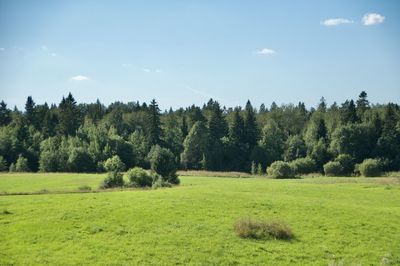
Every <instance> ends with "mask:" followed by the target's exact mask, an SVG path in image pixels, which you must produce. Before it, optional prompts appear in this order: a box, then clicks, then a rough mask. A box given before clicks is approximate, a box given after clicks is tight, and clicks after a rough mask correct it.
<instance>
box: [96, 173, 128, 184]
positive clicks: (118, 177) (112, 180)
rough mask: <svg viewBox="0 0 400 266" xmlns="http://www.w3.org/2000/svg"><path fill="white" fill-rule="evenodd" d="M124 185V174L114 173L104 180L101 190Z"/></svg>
mask: <svg viewBox="0 0 400 266" xmlns="http://www.w3.org/2000/svg"><path fill="white" fill-rule="evenodd" d="M123 185H124V179H123V177H122V174H121V173H119V172H116V171H114V172H109V173H108V174H107V177H106V178H105V179H104V181H103V183H102V185H101V188H113V187H122V186H123Z"/></svg>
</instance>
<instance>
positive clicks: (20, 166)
mask: <svg viewBox="0 0 400 266" xmlns="http://www.w3.org/2000/svg"><path fill="white" fill-rule="evenodd" d="M15 171H16V172H29V166H28V159H26V158H25V157H23V156H22V155H20V156H19V157H18V159H17V162H16V163H15Z"/></svg>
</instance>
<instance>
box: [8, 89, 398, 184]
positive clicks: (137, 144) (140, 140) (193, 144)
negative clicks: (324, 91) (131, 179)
mask: <svg viewBox="0 0 400 266" xmlns="http://www.w3.org/2000/svg"><path fill="white" fill-rule="evenodd" d="M155 158H156V159H155ZM152 160H153V162H152ZM154 160H156V161H154ZM157 160H158V161H157ZM163 160H164V161H163ZM113 163H114V164H113ZM115 164H117V166H115ZM155 164H161V165H163V168H165V165H167V167H166V168H168V167H169V168H168V169H166V170H165V169H162V170H161V171H167V173H165V174H166V175H168V173H169V172H168V171H170V172H171V173H175V172H176V169H181V170H190V169H193V170H209V171H237V172H249V173H252V174H259V175H262V174H264V173H266V172H267V173H268V174H269V175H271V176H272V177H276V178H279V177H294V176H297V175H301V174H308V173H312V172H320V173H324V174H325V175H329V176H357V175H364V176H378V175H380V173H381V172H383V171H399V170H400V108H399V105H398V104H394V103H388V104H371V103H370V102H369V100H368V99H367V93H366V92H364V91H363V92H361V93H360V95H359V96H358V99H357V100H356V101H354V100H346V101H345V102H344V103H342V104H340V105H338V104H337V103H336V102H335V103H333V104H332V105H331V106H327V104H326V101H325V99H324V98H321V101H320V103H319V104H318V106H317V107H316V108H309V109H307V108H306V106H305V104H304V103H302V102H299V103H298V104H297V105H294V104H287V105H281V106H278V105H277V104H276V103H275V102H273V103H272V105H271V106H270V108H267V107H266V106H265V105H264V104H261V106H260V107H259V108H254V107H253V106H252V104H251V103H250V101H247V103H246V105H245V107H244V108H242V107H240V106H238V107H234V108H226V107H221V106H220V104H219V103H218V102H217V101H215V100H213V99H210V100H209V101H208V102H207V103H206V104H204V105H203V106H202V107H199V106H195V105H192V106H189V107H187V108H179V109H177V110H173V109H172V108H171V109H170V110H166V111H164V112H161V110H160V109H159V107H158V104H157V102H156V101H155V100H152V101H151V102H150V103H149V104H147V103H145V102H144V103H139V102H128V103H122V102H114V103H112V104H110V105H109V106H105V105H104V104H102V103H101V102H100V101H99V100H97V101H96V102H95V103H90V104H85V103H82V104H77V102H76V101H75V99H74V97H73V96H72V94H71V93H69V94H68V96H67V97H63V98H62V100H61V102H60V103H59V104H58V105H56V104H51V105H50V106H49V105H48V104H47V103H44V104H35V102H34V100H33V98H32V97H31V96H29V97H28V98H27V100H26V104H25V110H24V111H20V110H18V109H17V108H16V107H15V108H14V109H13V110H11V109H9V108H8V107H7V104H6V103H5V102H4V101H1V103H0V170H1V171H10V172H27V171H33V172H36V171H41V172H105V171H110V167H111V168H112V167H117V168H118V171H123V170H126V169H131V168H134V167H136V168H134V169H136V171H140V168H144V169H149V168H150V167H152V168H153V167H154V165H155ZM112 165H114V166H112ZM138 167H140V168H138ZM156 167H157V166H156ZM156 172H157V173H158V171H156ZM135 174H136V175H137V174H138V173H135ZM140 174H141V173H139V175H140ZM172 175H174V174H172ZM163 176H164V175H163ZM171 178H172V179H171V180H170V181H172V182H171V183H174V182H175V183H178V181H177V179H173V178H176V177H171Z"/></svg>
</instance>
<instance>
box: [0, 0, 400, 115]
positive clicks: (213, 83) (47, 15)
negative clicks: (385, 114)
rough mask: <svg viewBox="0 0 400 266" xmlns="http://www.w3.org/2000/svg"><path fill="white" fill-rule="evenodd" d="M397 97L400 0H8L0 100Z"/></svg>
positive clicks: (163, 102)
mask: <svg viewBox="0 0 400 266" xmlns="http://www.w3.org/2000/svg"><path fill="white" fill-rule="evenodd" d="M362 90H365V91H366V92H367V93H368V97H369V100H370V101H371V102H373V103H387V102H396V103H399V102H400V1H397V0H392V1H384V0H373V1H372V0H359V1H355V0H344V1H341V0H338V1H328V0H319V1H300V0H299V1H285V0H277V1H266V0H265V1H252V0H248V1H235V0H229V1H228V0H226V1H224V0H218V1H212V0H210V1H207V0H201V1H200V0H198V1H189V0H187V1H184V0H177V1H174V0H169V1H152V0H146V1H101V0H96V1H95V0H92V1H89V0H79V1H78V0H65V1H63V0H58V1H43V0H37V1H31V0H29V1H28V0H27V1H20V0H12V1H11V0H8V1H5V0H0V100H4V101H5V102H6V103H7V104H8V106H9V107H10V108H13V107H14V105H16V106H17V107H18V108H20V109H23V107H24V103H25V101H26V98H27V96H29V95H31V96H33V99H34V100H35V102H36V103H38V104H42V103H44V102H47V103H59V102H60V101H61V98H62V97H63V96H66V95H67V94H68V92H71V93H72V94H73V95H74V97H75V99H76V100H77V102H79V103H81V102H86V103H90V102H95V101H96V99H99V100H100V101H101V102H103V103H105V104H109V103H111V102H114V101H123V102H128V101H140V102H143V101H146V102H149V101H150V100H151V99H153V98H155V99H156V100H157V101H158V102H159V105H160V107H161V108H162V109H167V108H169V107H172V108H174V109H175V108H179V107H186V106H189V105H192V104H196V105H202V104H203V103H205V102H207V101H208V100H209V99H210V98H213V99H215V100H217V101H219V102H220V103H221V104H222V105H225V106H227V107H233V106H237V105H242V106H243V105H245V103H246V101H247V100H248V99H249V100H250V101H251V102H252V104H253V105H254V106H256V107H258V106H259V105H260V104H261V103H265V104H266V106H267V107H268V106H269V105H270V104H271V103H272V102H273V101H275V102H276V103H278V104H283V103H284V104H287V103H295V104H296V103H298V102H299V101H302V102H305V104H306V106H307V107H311V106H316V105H317V104H318V102H319V100H320V98H321V97H322V96H323V97H325V99H326V101H327V103H328V104H332V103H333V102H334V101H337V102H338V103H341V102H343V101H345V100H346V99H356V98H357V97H358V95H359V93H360V92H361V91H362Z"/></svg>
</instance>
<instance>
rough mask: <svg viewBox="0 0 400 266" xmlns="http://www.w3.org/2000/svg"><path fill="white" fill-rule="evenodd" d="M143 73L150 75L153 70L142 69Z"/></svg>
mask: <svg viewBox="0 0 400 266" xmlns="http://www.w3.org/2000/svg"><path fill="white" fill-rule="evenodd" d="M142 71H143V72H146V73H149V72H151V70H150V69H148V68H142Z"/></svg>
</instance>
